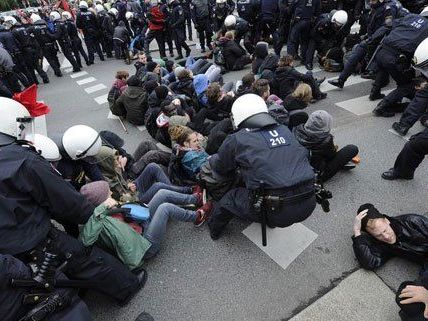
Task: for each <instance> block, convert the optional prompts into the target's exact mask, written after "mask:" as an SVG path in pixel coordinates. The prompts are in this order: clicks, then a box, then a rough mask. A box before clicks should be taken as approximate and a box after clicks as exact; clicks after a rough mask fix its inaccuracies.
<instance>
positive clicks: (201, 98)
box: [193, 74, 209, 108]
mask: <svg viewBox="0 0 428 321" xmlns="http://www.w3.org/2000/svg"><path fill="white" fill-rule="evenodd" d="M208 85H209V79H208V77H207V76H206V75H204V74H203V75H196V76H195V77H194V78H193V87H194V88H195V93H196V97H197V101H198V105H199V107H200V108H202V107H207V106H208V98H207V95H206V91H207V89H208Z"/></svg>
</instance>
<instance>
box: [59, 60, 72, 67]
mask: <svg viewBox="0 0 428 321" xmlns="http://www.w3.org/2000/svg"><path fill="white" fill-rule="evenodd" d="M70 67H72V64H71V62H69V61H68V59H67V58H65V57H64V60H63V61H62V64H61V69H63V68H70Z"/></svg>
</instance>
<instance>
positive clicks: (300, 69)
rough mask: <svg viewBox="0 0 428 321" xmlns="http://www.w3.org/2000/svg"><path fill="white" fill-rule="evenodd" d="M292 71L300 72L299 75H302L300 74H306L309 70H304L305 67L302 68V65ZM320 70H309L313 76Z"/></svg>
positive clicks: (317, 68) (316, 68)
mask: <svg viewBox="0 0 428 321" xmlns="http://www.w3.org/2000/svg"><path fill="white" fill-rule="evenodd" d="M294 69H296V70H297V71H298V72H300V73H302V74H306V72H307V71H309V70H307V69H306V67H305V66H303V65H301V66H297V67H296V68H294ZM321 70H322V69H321V68H319V67H315V68H314V69H313V70H311V72H312V73H313V74H314V73H316V72H318V71H321Z"/></svg>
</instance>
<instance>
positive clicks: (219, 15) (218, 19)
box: [213, 1, 235, 31]
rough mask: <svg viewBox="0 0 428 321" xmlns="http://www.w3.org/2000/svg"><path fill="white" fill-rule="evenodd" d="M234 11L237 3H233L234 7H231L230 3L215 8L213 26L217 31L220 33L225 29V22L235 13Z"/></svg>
mask: <svg viewBox="0 0 428 321" xmlns="http://www.w3.org/2000/svg"><path fill="white" fill-rule="evenodd" d="M232 2H233V1H232ZM234 9H235V3H233V7H231V5H230V4H229V2H225V3H216V4H215V6H214V7H213V17H214V21H213V25H214V30H215V31H219V30H220V29H221V28H222V27H223V24H224V20H225V19H226V17H227V16H228V15H231V14H232V13H233V10H234Z"/></svg>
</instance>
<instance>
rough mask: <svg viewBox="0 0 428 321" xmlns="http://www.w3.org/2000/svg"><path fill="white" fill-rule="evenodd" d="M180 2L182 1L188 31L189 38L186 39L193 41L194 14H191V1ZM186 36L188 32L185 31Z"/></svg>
mask: <svg viewBox="0 0 428 321" xmlns="http://www.w3.org/2000/svg"><path fill="white" fill-rule="evenodd" d="M179 1H180V5H181V7H182V8H183V12H184V19H185V21H186V25H187V30H188V37H186V39H188V40H190V41H192V40H193V35H192V14H191V10H190V4H191V0H179ZM184 34H185V35H186V30H184Z"/></svg>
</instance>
